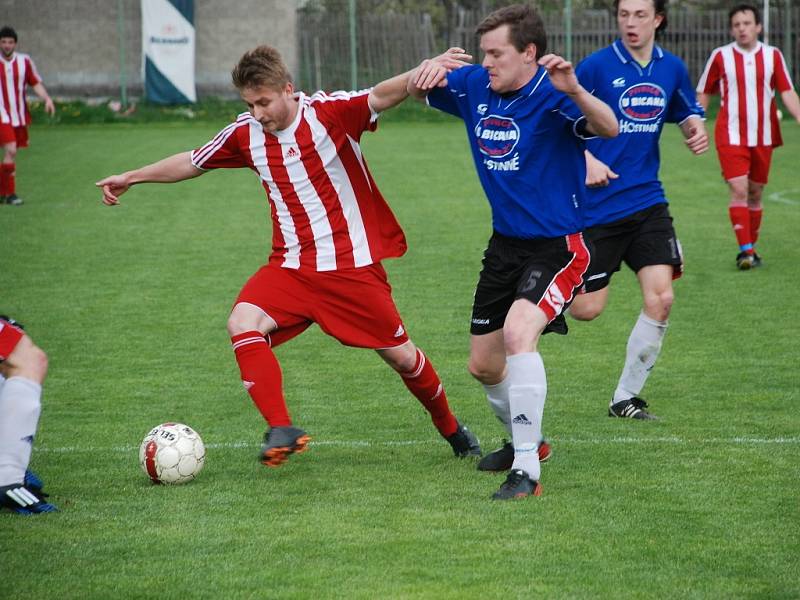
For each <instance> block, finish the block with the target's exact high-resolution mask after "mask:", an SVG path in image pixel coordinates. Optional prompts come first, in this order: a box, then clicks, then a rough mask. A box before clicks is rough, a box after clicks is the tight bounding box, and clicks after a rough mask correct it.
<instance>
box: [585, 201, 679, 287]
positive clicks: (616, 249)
mask: <svg viewBox="0 0 800 600" xmlns="http://www.w3.org/2000/svg"><path fill="white" fill-rule="evenodd" d="M584 235H585V236H586V239H587V241H588V242H589V244H590V246H591V248H592V261H591V263H590V264H589V269H588V270H587V272H586V276H585V277H584V282H585V283H584V286H583V288H582V290H581V291H582V292H596V291H597V290H601V289H603V288H604V287H606V286H607V285H608V284H609V283H610V282H611V276H612V275H613V274H614V273H616V272H617V271H619V268H620V265H621V264H622V262H623V261H625V264H626V265H628V266H629V267H630V268H631V269H632V270H633V272H634V273H638V272H639V269H641V268H642V267H649V266H651V265H672V268H673V276H672V278H673V279H677V278H678V277H680V276H681V274H682V273H683V254H682V253H681V244H680V242H679V241H678V238H677V236H676V235H675V229H674V228H673V227H672V217H671V216H670V214H669V209H668V208H667V205H666V204H663V203H661V204H655V205H653V206H649V207H647V208H645V209H643V210H640V211H639V212H636V213H633V214H632V215H629V216H627V217H625V218H623V219H620V220H618V221H614V222H613V223H607V224H605V225H596V226H595V227H590V228H589V229H587V230H586V231H585V232H584Z"/></svg>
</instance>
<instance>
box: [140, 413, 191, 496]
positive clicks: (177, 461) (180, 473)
mask: <svg viewBox="0 0 800 600" xmlns="http://www.w3.org/2000/svg"><path fill="white" fill-rule="evenodd" d="M205 460H206V447H205V445H204V444H203V440H202V439H200V435H199V434H198V433H197V432H196V431H195V430H194V429H192V428H191V427H189V426H188V425H184V424H183V423H162V424H161V425H159V426H157V427H154V428H153V429H151V430H150V433H148V434H147V435H146V436H145V437H144V440H142V445H141V446H140V447H139V464H140V465H141V466H142V470H143V471H144V472H145V473H146V474H147V476H148V477H149V478H150V479H151V480H152V481H153V483H172V484H178V483H186V482H187V481H191V480H192V479H194V478H195V477H197V474H198V473H199V472H200V470H201V469H202V468H203V464H204V463H205Z"/></svg>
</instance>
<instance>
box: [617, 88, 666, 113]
mask: <svg viewBox="0 0 800 600" xmlns="http://www.w3.org/2000/svg"><path fill="white" fill-rule="evenodd" d="M666 108H667V94H666V93H665V92H664V89H663V88H662V87H661V86H658V85H656V84H655V83H637V84H636V85H632V86H631V87H629V88H628V89H627V90H625V91H624V92H622V95H620V97H619V109H620V110H621V111H622V114H623V115H625V116H626V117H627V118H629V119H631V120H633V121H652V120H653V119H657V118H658V117H660V116H661V114H662V113H663V112H664V111H665V110H666Z"/></svg>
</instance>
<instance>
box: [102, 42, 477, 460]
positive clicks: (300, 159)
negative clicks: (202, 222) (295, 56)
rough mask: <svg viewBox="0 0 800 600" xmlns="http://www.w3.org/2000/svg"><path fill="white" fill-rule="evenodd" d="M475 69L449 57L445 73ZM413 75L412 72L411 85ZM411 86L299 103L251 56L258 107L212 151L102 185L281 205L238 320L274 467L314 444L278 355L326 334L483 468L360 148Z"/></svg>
mask: <svg viewBox="0 0 800 600" xmlns="http://www.w3.org/2000/svg"><path fill="white" fill-rule="evenodd" d="M469 58H471V57H469V56H468V55H466V54H463V50H462V51H460V53H454V52H452V51H449V52H448V53H445V54H443V55H441V56H440V57H439V58H438V59H437V60H439V62H440V65H441V68H442V69H451V68H455V67H458V66H461V65H462V64H464V63H465V61H466V60H467V59H469ZM409 73H410V72H409ZM409 73H404V74H402V75H398V76H396V77H394V78H391V79H388V80H386V81H383V82H381V83H379V84H378V85H376V86H375V87H373V88H372V89H371V90H364V91H361V92H335V93H332V94H326V93H323V92H317V93H316V94H313V95H311V96H307V95H305V94H303V93H302V92H299V93H296V92H295V89H294V86H293V84H292V81H291V76H290V74H289V72H288V70H287V68H286V66H285V64H284V63H283V60H282V59H281V56H280V54H278V52H277V51H276V50H275V49H274V48H272V47H270V46H259V47H258V48H256V49H254V50H252V51H250V52H247V53H245V55H244V56H243V57H242V58H241V59H240V61H239V63H238V65H237V66H236V67H235V68H234V70H233V72H232V78H233V84H234V86H235V87H236V89H237V90H238V91H239V93H240V95H241V97H242V99H243V100H244V102H245V104H246V105H247V108H248V112H245V113H242V114H240V115H239V116H238V118H237V119H236V121H235V122H234V123H231V124H230V125H228V126H227V127H225V128H224V129H223V130H222V131H220V132H219V133H218V134H217V135H216V136H215V137H214V138H213V139H212V140H211V141H209V142H208V143H207V144H206V145H204V146H202V147H200V148H198V149H196V150H194V151H192V152H184V153H180V154H176V155H173V156H171V157H168V158H165V159H163V160H161V161H159V162H156V163H153V164H150V165H147V166H145V167H142V168H140V169H136V170H133V171H128V172H126V173H122V174H120V175H114V176H111V177H107V178H105V179H103V180H101V181H99V182H98V183H97V185H98V186H100V187H101V188H102V189H103V202H104V203H105V204H107V205H114V204H118V202H119V196H120V194H122V193H124V192H125V191H127V190H128V188H129V187H130V186H132V185H134V184H137V183H145V182H160V183H171V182H175V181H182V180H185V179H190V178H192V177H197V176H198V175H202V174H203V173H205V172H207V171H209V170H213V169H218V168H241V167H247V168H249V169H251V170H253V171H254V172H255V174H256V175H257V177H258V180H259V183H260V184H261V186H262V187H263V188H264V191H265V192H266V194H267V199H268V200H269V207H270V211H271V215H272V253H271V255H270V257H269V260H268V262H267V264H266V265H264V266H263V267H261V268H260V269H259V270H258V271H256V273H255V274H253V276H252V277H251V278H250V279H249V280H248V281H247V282H246V283H245V284H244V287H243V288H242V289H241V291H240V293H239V296H238V298H237V299H236V301H235V303H234V305H233V309H232V311H231V313H230V316H229V317H228V333H229V334H230V336H231V344H232V346H233V351H234V354H235V356H236V362H237V363H238V365H239V370H240V372H241V377H242V383H243V384H244V387H245V389H246V390H247V391H248V393H249V394H250V397H251V398H252V400H253V402H254V403H255V405H256V407H257V408H258V410H259V411H260V412H261V414H262V415H263V417H264V419H265V420H266V421H267V423H268V425H269V428H268V430H267V432H266V433H265V435H264V443H263V445H262V447H261V455H260V459H261V461H262V462H263V463H264V464H266V465H268V466H278V465H280V464H281V463H282V462H284V461H285V460H286V459H287V458H288V457H289V456H290V455H291V454H293V453H296V452H301V451H303V450H305V449H306V444H307V443H308V441H309V439H310V438H309V436H308V435H307V434H306V432H305V431H303V430H302V429H300V428H299V427H295V426H294V425H293V423H292V420H291V418H290V416H289V412H288V410H287V406H286V402H285V398H284V394H283V389H282V376H281V368H280V365H279V364H278V360H277V358H276V357H275V354H274V353H273V348H274V347H275V346H277V345H278V344H281V343H283V342H286V341H288V340H290V339H292V338H293V337H295V336H297V335H299V334H300V333H301V332H303V331H304V330H305V329H306V328H307V327H308V326H309V325H311V324H312V323H317V324H318V325H319V326H320V328H321V329H322V330H323V331H324V332H325V333H327V334H328V335H330V336H332V337H334V338H335V339H337V340H338V341H339V342H341V343H342V344H345V345H347V346H355V347H360V348H371V349H373V350H375V351H376V352H377V353H378V354H379V355H380V356H381V358H383V360H384V361H386V362H387V363H388V364H389V365H390V366H391V367H392V368H393V369H394V370H395V371H397V372H398V374H399V375H400V377H401V378H402V380H403V383H405V385H406V387H407V388H408V389H409V391H410V392H411V393H412V394H413V395H414V396H416V398H417V399H418V400H419V401H420V402H421V403H422V405H423V406H424V407H425V408H426V409H427V410H428V412H429V413H430V415H431V418H432V420H433V424H434V425H435V426H436V428H437V430H438V431H439V433H440V434H441V435H442V437H444V438H445V439H446V440H447V441H448V442H449V443H450V445H451V446H452V448H453V452H454V453H455V455H456V456H458V457H465V456H469V455H479V454H480V446H479V445H478V440H477V438H476V437H475V436H474V434H473V433H472V432H471V431H470V430H469V429H467V428H466V427H465V426H463V425H462V424H460V423H459V422H458V421H457V420H456V418H455V416H454V415H453V413H452V412H451V411H450V408H449V406H448V402H447V396H446V394H445V392H444V388H443V387H442V383H441V381H440V379H439V376H438V375H437V373H436V371H435V370H434V368H433V365H432V364H431V363H430V361H429V360H428V359H427V357H426V356H425V355H424V354H423V353H422V351H421V350H420V349H419V348H417V347H416V346H415V345H414V344H413V342H412V341H411V340H410V339H409V336H408V333H407V332H406V329H405V325H404V323H403V322H402V320H401V318H400V315H399V314H398V311H397V308H396V307H395V304H394V301H393V299H392V294H391V286H390V285H389V282H388V280H387V276H386V272H385V271H384V269H383V267H382V266H381V262H380V261H381V260H383V259H385V258H393V257H398V256H401V255H402V254H404V253H405V251H406V241H405V236H404V235H403V231H402V229H401V228H400V225H399V224H398V223H397V221H396V219H395V217H394V215H393V214H392V211H391V210H390V208H389V206H388V205H387V204H386V201H385V200H384V199H383V197H382V196H381V193H380V192H379V191H378V188H377V187H376V185H375V182H374V181H373V179H372V176H371V175H370V172H369V170H368V169H367V164H366V162H365V161H364V157H363V156H362V154H361V147H360V145H359V142H360V139H361V135H362V134H363V133H364V132H365V131H374V130H375V128H376V126H377V119H378V115H379V114H380V113H381V112H382V111H384V110H387V109H389V108H392V107H393V106H395V105H397V104H399V103H400V102H402V101H403V100H404V99H405V98H406V97H407V95H408V94H407V92H406V81H407V79H408V76H409Z"/></svg>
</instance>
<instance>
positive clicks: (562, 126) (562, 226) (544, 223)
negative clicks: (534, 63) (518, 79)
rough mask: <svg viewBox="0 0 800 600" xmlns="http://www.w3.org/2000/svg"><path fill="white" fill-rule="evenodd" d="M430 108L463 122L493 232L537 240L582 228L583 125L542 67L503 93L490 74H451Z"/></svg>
mask: <svg viewBox="0 0 800 600" xmlns="http://www.w3.org/2000/svg"><path fill="white" fill-rule="evenodd" d="M428 104H429V105H430V106H432V107H434V108H438V109H439V110H442V111H444V112H447V113H450V114H452V115H455V116H457V117H460V118H461V119H463V120H464V124H465V126H466V128H467V137H468V138H469V144H470V147H471V149H472V158H473V160H474V162H475V168H476V169H477V171H478V177H479V179H480V181H481V185H482V186H483V190H484V192H485V193H486V196H487V198H488V199H489V204H490V205H491V207H492V225H493V227H494V229H495V231H497V232H498V233H501V234H502V235H505V236H508V237H514V238H522V239H532V238H555V237H561V236H564V235H568V234H570V233H575V232H577V231H581V230H582V229H583V221H582V217H581V213H580V205H581V203H582V202H583V198H584V196H585V190H586V186H585V184H584V182H585V179H586V165H585V160H584V156H583V149H584V142H583V139H582V138H583V136H585V135H587V134H586V132H585V121H586V120H585V118H584V117H583V116H582V115H581V113H580V110H579V109H578V107H577V106H576V105H575V104H574V103H573V102H572V101H571V100H570V99H569V98H568V97H567V96H566V95H565V94H563V93H562V92H559V91H558V90H556V89H555V88H554V87H553V84H552V83H551V82H550V78H549V77H548V75H547V71H546V70H545V69H544V68H542V67H539V69H538V70H537V72H536V74H535V75H534V77H533V79H532V80H531V81H530V82H529V83H528V84H527V85H525V86H524V87H523V88H522V89H520V90H517V91H516V92H513V93H510V94H503V95H501V94H498V93H496V92H494V91H492V89H491V88H490V87H489V74H488V72H487V71H486V69H484V68H483V67H481V66H479V65H469V66H466V67H461V68H460V69H456V70H455V71H452V72H451V73H449V74H448V75H447V87H444V88H436V89H434V90H432V91H431V92H430V93H429V94H428Z"/></svg>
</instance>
